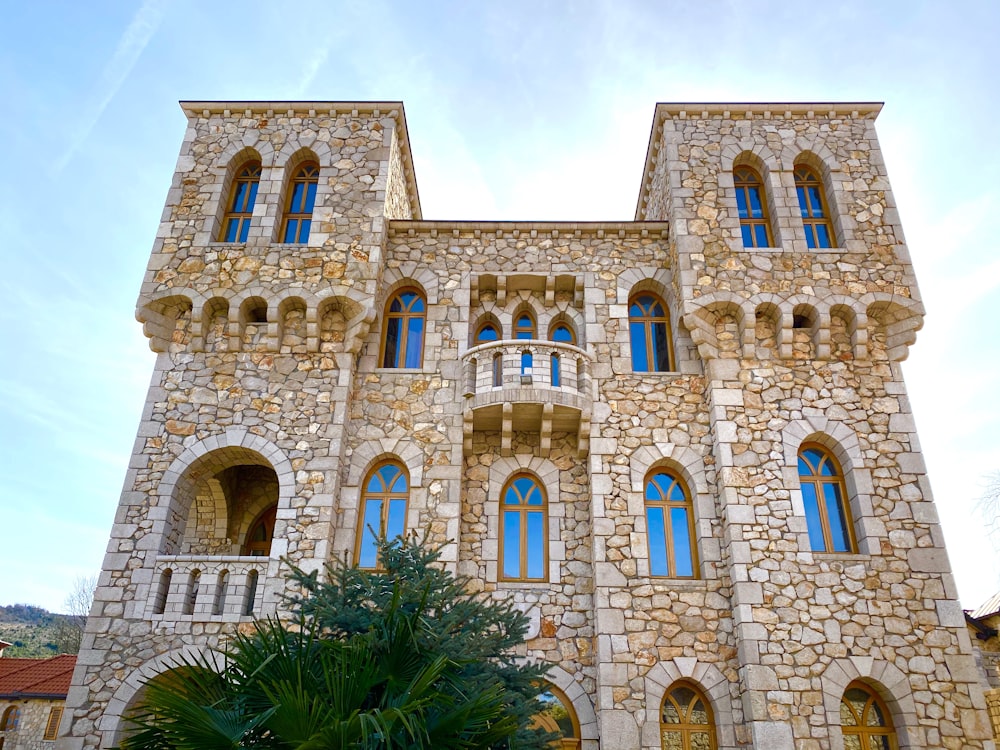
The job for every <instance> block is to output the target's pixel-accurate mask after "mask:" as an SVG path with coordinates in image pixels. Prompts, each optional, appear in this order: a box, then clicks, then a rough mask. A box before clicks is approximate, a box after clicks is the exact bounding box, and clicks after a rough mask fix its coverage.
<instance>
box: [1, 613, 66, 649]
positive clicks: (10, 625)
mask: <svg viewBox="0 0 1000 750" xmlns="http://www.w3.org/2000/svg"><path fill="white" fill-rule="evenodd" d="M68 620H69V618H67V617H66V616H65V615H60V614H55V613H53V612H49V611H48V610H47V609H42V608H41V607H33V606H31V605H30V604H10V605H6V606H0V640H4V641H7V642H8V643H12V644H13V645H12V646H10V647H9V648H7V649H6V650H5V651H4V656H39V657H40V656H54V655H55V654H61V653H76V651H75V650H74V649H73V644H72V642H71V641H70V640H67V637H66V636H67V632H66V631H67V626H68V625H69V622H68Z"/></svg>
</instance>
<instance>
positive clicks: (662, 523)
mask: <svg viewBox="0 0 1000 750" xmlns="http://www.w3.org/2000/svg"><path fill="white" fill-rule="evenodd" d="M643 497H644V500H645V510H646V538H647V541H648V548H649V573H650V575H652V576H662V577H666V578H697V577H698V549H697V544H696V540H695V533H694V531H695V525H694V507H693V505H692V503H691V494H690V492H688V489H687V487H685V486H684V483H683V481H682V480H681V478H680V477H679V476H678V475H677V473H676V472H674V471H671V470H670V469H668V468H666V467H657V468H655V469H653V470H652V471H650V472H649V474H648V475H647V476H646V481H645V483H644V489H643Z"/></svg>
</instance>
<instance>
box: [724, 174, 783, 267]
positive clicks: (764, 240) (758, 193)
mask: <svg viewBox="0 0 1000 750" xmlns="http://www.w3.org/2000/svg"><path fill="white" fill-rule="evenodd" d="M733 187H734V188H735V190H736V211H737V214H738V216H739V220H740V234H741V235H742V237H743V247H745V248H755V247H774V246H775V245H774V231H773V230H772V229H771V215H770V211H769V210H768V194H767V190H766V189H765V187H764V181H763V180H762V179H761V176H760V172H758V171H757V170H756V169H754V168H753V167H752V166H750V165H749V164H740V165H738V166H735V167H734V168H733Z"/></svg>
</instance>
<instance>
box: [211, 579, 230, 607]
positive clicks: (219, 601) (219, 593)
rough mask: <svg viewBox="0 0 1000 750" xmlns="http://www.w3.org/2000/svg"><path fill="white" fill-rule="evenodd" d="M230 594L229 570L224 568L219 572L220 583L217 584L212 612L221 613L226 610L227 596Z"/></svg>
mask: <svg viewBox="0 0 1000 750" xmlns="http://www.w3.org/2000/svg"><path fill="white" fill-rule="evenodd" d="M228 596H229V571H228V570H223V571H222V572H221V573H219V579H218V583H217V584H216V586H215V601H214V602H213V604H212V614H213V615H221V614H223V613H224V612H225V611H226V598H227V597H228Z"/></svg>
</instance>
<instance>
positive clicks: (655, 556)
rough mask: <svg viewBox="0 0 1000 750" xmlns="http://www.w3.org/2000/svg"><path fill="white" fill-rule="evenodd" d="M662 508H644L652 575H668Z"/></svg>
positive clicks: (665, 533) (665, 534)
mask: <svg viewBox="0 0 1000 750" xmlns="http://www.w3.org/2000/svg"><path fill="white" fill-rule="evenodd" d="M665 520H666V519H665V518H664V516H663V508H646V526H647V527H648V529H649V531H648V533H649V572H650V574H651V575H654V576H665V575H670V568H669V567H667V530H666V526H665Z"/></svg>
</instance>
